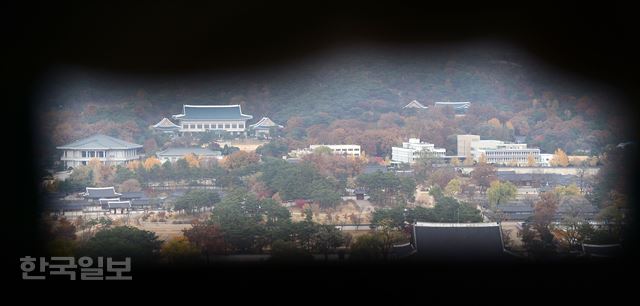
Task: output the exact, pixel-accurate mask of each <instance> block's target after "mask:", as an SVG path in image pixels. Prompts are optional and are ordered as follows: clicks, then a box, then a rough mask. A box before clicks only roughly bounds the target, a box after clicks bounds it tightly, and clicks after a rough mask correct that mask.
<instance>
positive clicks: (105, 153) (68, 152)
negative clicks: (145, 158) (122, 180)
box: [57, 134, 142, 168]
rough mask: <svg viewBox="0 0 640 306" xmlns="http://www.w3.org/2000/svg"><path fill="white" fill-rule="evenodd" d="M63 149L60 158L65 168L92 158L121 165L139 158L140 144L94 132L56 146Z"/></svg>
mask: <svg viewBox="0 0 640 306" xmlns="http://www.w3.org/2000/svg"><path fill="white" fill-rule="evenodd" d="M57 149H58V150H63V152H62V157H61V158H60V160H61V161H62V162H63V163H64V167H65V168H75V167H78V166H80V165H86V164H87V163H88V162H89V161H90V160H92V159H98V160H99V161H100V162H102V163H104V164H107V165H121V164H126V163H128V162H130V161H133V160H137V159H140V157H141V150H142V145H139V144H135V143H131V142H127V141H124V140H121V139H117V138H114V137H111V136H107V135H102V134H96V135H93V136H91V137H87V138H84V139H80V140H76V141H74V142H72V143H69V144H66V145H63V146H59V147H57Z"/></svg>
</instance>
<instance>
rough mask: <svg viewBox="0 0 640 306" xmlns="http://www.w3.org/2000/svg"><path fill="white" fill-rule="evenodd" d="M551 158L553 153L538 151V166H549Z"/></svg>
mask: <svg viewBox="0 0 640 306" xmlns="http://www.w3.org/2000/svg"><path fill="white" fill-rule="evenodd" d="M552 158H553V154H549V153H540V166H542V167H551V159H552Z"/></svg>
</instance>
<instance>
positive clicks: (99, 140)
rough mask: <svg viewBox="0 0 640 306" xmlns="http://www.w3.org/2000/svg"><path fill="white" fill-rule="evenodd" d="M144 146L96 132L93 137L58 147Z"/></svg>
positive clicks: (103, 148) (127, 147)
mask: <svg viewBox="0 0 640 306" xmlns="http://www.w3.org/2000/svg"><path fill="white" fill-rule="evenodd" d="M137 148H142V145H139V144H136V143H131V142H127V141H124V140H122V139H118V138H114V137H111V136H107V135H102V134H96V135H93V136H91V137H87V138H84V139H80V140H76V141H74V142H72V143H69V144H66V145H64V146H59V147H58V149H72V150H81V149H85V150H90V149H92V150H109V149H111V150H113V149H137Z"/></svg>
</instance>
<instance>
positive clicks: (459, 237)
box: [413, 222, 506, 261]
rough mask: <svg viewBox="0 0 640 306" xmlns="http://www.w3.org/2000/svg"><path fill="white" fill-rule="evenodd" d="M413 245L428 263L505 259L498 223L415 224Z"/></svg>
mask: <svg viewBox="0 0 640 306" xmlns="http://www.w3.org/2000/svg"><path fill="white" fill-rule="evenodd" d="M413 230H414V232H413V239H414V246H415V249H416V251H417V255H418V256H419V257H420V258H428V259H431V260H443V261H454V260H463V261H466V260H471V261H475V260H500V259H504V258H505V257H506V256H505V255H506V253H505V250H504V245H503V240H502V231H501V229H500V224H498V223H495V222H490V223H429V222H417V223H416V224H415V225H414V227H413Z"/></svg>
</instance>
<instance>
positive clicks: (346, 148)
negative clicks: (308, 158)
mask: <svg viewBox="0 0 640 306" xmlns="http://www.w3.org/2000/svg"><path fill="white" fill-rule="evenodd" d="M321 147H327V148H329V149H330V150H331V153H333V154H334V155H343V156H352V157H360V156H362V155H363V153H364V152H362V150H361V148H360V145H310V146H309V147H308V148H304V149H298V150H293V151H291V152H289V156H290V157H294V158H296V157H302V156H304V155H307V154H311V153H313V152H314V151H315V150H316V149H318V148H321Z"/></svg>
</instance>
